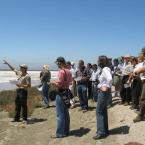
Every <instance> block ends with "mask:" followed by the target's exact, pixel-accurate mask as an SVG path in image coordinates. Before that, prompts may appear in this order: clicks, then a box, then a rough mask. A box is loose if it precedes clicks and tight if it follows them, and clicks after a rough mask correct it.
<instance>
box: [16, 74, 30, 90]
mask: <svg viewBox="0 0 145 145" xmlns="http://www.w3.org/2000/svg"><path fill="white" fill-rule="evenodd" d="M16 85H17V87H19V88H22V89H27V88H30V87H31V77H29V76H27V77H26V84H16Z"/></svg>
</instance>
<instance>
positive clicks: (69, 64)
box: [66, 61, 71, 69]
mask: <svg viewBox="0 0 145 145" xmlns="http://www.w3.org/2000/svg"><path fill="white" fill-rule="evenodd" d="M66 67H67V68H68V69H71V62H70V61H67V62H66Z"/></svg>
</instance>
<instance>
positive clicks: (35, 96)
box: [0, 87, 42, 117]
mask: <svg viewBox="0 0 145 145" xmlns="http://www.w3.org/2000/svg"><path fill="white" fill-rule="evenodd" d="M15 96H16V90H8V91H2V92H0V111H3V110H4V111H7V112H9V116H10V117H13V116H14V113H15ZM40 102H41V95H40V92H39V91H38V90H37V89H36V88H35V87H32V88H30V89H29V91H28V103H27V104H28V112H29V116H30V115H31V114H32V113H33V110H34V109H35V108H36V107H41V106H42V105H41V103H40Z"/></svg>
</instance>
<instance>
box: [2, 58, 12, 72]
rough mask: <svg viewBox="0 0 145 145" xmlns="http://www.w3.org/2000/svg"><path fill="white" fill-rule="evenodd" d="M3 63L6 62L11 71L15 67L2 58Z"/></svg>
mask: <svg viewBox="0 0 145 145" xmlns="http://www.w3.org/2000/svg"><path fill="white" fill-rule="evenodd" d="M3 63H4V64H6V65H8V67H9V68H10V69H11V70H12V71H14V70H15V68H14V67H13V66H12V65H10V64H9V63H8V62H7V61H6V60H3Z"/></svg>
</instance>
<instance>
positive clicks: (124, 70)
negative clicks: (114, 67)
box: [122, 62, 133, 76]
mask: <svg viewBox="0 0 145 145" xmlns="http://www.w3.org/2000/svg"><path fill="white" fill-rule="evenodd" d="M131 72H133V65H131V63H130V62H129V63H128V64H126V63H124V65H123V68H122V75H123V76H125V75H129V74H130V73H131Z"/></svg>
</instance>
